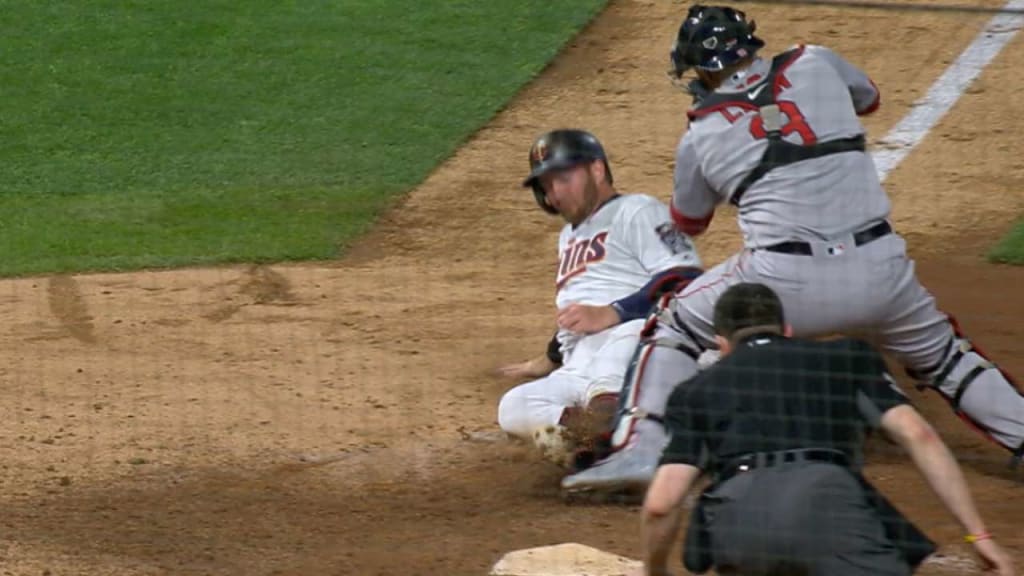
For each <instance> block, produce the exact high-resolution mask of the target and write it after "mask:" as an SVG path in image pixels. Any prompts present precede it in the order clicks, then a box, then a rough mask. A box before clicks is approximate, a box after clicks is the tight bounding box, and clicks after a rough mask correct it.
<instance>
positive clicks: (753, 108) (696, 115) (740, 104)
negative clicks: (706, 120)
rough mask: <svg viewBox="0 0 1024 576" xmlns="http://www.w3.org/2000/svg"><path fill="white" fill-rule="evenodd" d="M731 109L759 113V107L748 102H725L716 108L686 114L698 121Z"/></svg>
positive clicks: (711, 107)
mask: <svg viewBox="0 0 1024 576" xmlns="http://www.w3.org/2000/svg"><path fill="white" fill-rule="evenodd" d="M729 108H742V109H744V110H750V111H753V112H757V110H758V108H757V106H755V105H753V104H748V103H746V102H723V103H721V104H716V105H714V106H708V107H707V108H701V109H700V110H690V111H688V112H687V113H686V117H687V118H689V119H690V120H696V119H698V118H703V117H705V116H707V115H708V114H714V113H715V112H722V111H723V110H728V109H729Z"/></svg>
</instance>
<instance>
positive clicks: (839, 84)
mask: <svg viewBox="0 0 1024 576" xmlns="http://www.w3.org/2000/svg"><path fill="white" fill-rule="evenodd" d="M770 66H771V61H770V60H763V59H759V60H757V61H755V62H754V64H753V65H752V66H750V67H749V68H747V69H746V70H742V71H740V72H737V73H736V74H734V75H733V76H732V77H730V78H728V79H727V80H726V82H725V83H724V85H723V86H722V87H721V88H719V91H720V92H732V93H749V94H751V95H754V96H756V95H757V93H758V92H760V91H761V90H773V89H774V87H773V86H769V85H768V82H767V79H768V71H769V70H768V69H769V67H770ZM782 77H783V78H784V79H785V82H784V85H785V86H786V87H785V88H783V89H782V91H781V93H782V94H784V99H783V100H782V102H781V104H780V109H781V110H782V113H783V114H784V115H785V124H784V127H783V130H782V135H783V139H785V140H787V141H789V142H792V143H794V144H804V145H810V144H815V143H817V142H824V141H829V140H835V139H838V138H846V137H850V136H854V135H857V134H861V133H862V132H863V130H864V129H863V127H862V126H861V124H860V121H859V120H858V118H857V115H858V114H866V113H870V112H871V111H873V110H874V108H875V107H877V105H878V102H879V92H878V89H877V88H875V85H874V83H872V82H871V80H870V79H869V78H868V77H867V76H866V75H865V74H864V73H863V72H861V71H860V70H858V69H856V68H854V67H853V66H852V65H850V64H849V63H848V62H847V61H846V60H844V59H842V58H841V57H840V56H839V55H837V54H836V53H835V52H833V51H831V50H829V49H828V48H825V47H822V46H806V47H804V49H803V52H802V54H800V56H799V57H797V58H796V59H795V60H794V61H793V62H792V64H791V65H790V66H788V67H787V68H786V69H785V71H784V72H783V76H782ZM751 108H752V107H751ZM751 108H740V107H737V106H725V107H722V108H721V109H719V110H716V111H715V112H714V113H711V114H708V115H707V116H704V117H702V118H701V119H700V120H699V121H697V122H692V123H691V124H690V128H689V130H688V131H687V132H686V134H685V135H684V136H683V138H682V139H681V140H680V143H679V146H678V148H677V151H676V168H675V189H674V191H673V195H672V208H673V212H674V213H675V214H676V215H677V218H678V217H679V216H682V217H685V218H686V219H689V220H693V221H699V220H702V219H705V218H707V217H708V216H709V215H710V214H711V213H712V211H713V210H714V208H715V206H716V205H717V204H719V203H720V202H722V201H725V200H728V199H729V198H730V197H731V195H732V194H733V192H734V191H735V189H736V186H737V185H738V184H739V183H740V181H741V180H742V179H743V178H744V177H745V176H746V175H747V174H748V173H750V171H751V170H753V169H754V167H755V166H756V165H757V163H758V161H759V160H760V158H761V155H762V154H763V153H764V150H765V148H766V147H767V146H768V141H767V140H766V139H765V132H764V129H763V127H761V125H760V124H761V119H760V117H759V116H758V114H757V109H756V108H753V109H751ZM889 208H890V205H889V200H888V198H887V197H886V195H885V192H884V191H883V190H882V186H881V183H880V182H879V180H878V176H877V174H876V172H875V169H874V164H873V163H872V160H871V157H870V156H868V155H866V154H861V153H847V154H836V155H832V156H828V157H825V158H821V159H817V160H815V161H813V162H798V163H794V164H790V165H787V166H781V167H779V168H776V169H775V170H772V171H771V172H770V173H768V174H767V175H766V176H765V177H764V178H762V179H761V180H759V181H757V182H756V183H755V184H754V185H753V186H751V188H750V189H749V190H748V191H747V192H746V194H745V195H744V198H743V202H742V204H741V206H740V217H739V220H740V228H741V230H742V232H743V237H744V240H745V243H746V245H747V246H748V247H751V248H756V247H759V246H767V245H771V244H776V243H779V242H784V241H787V240H814V239H821V238H831V237H835V236H837V235H839V234H843V233H846V232H850V231H853V230H856V229H858V228H860V227H862V226H863V225H865V224H866V223H869V222H872V221H876V220H879V219H883V218H886V217H887V216H888V214H889Z"/></svg>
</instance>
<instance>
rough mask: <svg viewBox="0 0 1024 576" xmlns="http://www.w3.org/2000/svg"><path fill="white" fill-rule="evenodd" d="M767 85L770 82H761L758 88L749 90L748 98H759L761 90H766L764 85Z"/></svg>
mask: <svg viewBox="0 0 1024 576" xmlns="http://www.w3.org/2000/svg"><path fill="white" fill-rule="evenodd" d="M767 85H768V84H761V85H760V86H758V87H757V88H754V89H753V90H751V91H750V92H747V98H750V99H751V100H757V95H758V94H760V93H761V90H764V87H765V86H767Z"/></svg>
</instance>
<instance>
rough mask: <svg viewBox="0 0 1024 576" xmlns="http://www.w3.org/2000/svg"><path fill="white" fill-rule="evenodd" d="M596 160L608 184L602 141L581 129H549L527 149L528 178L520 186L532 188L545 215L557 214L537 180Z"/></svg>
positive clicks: (606, 157) (610, 172)
mask: <svg viewBox="0 0 1024 576" xmlns="http://www.w3.org/2000/svg"><path fill="white" fill-rule="evenodd" d="M597 160H601V161H602V162H604V169H605V172H606V173H607V174H608V182H611V181H612V171H611V168H610V167H609V166H608V156H607V155H606V154H605V152H604V147H603V146H601V142H599V141H598V140H597V138H596V137H594V135H593V134H591V133H590V132H586V131H583V130H571V129H561V130H552V131H551V132H548V133H547V134H544V135H543V136H541V137H540V138H538V139H537V140H536V142H534V143H533V146H531V147H530V175H529V176H527V177H526V180H523V187H524V188H533V195H534V197H535V198H536V199H537V204H539V205H540V207H541V208H543V209H544V211H545V212H548V213H550V214H558V210H555V209H554V207H552V206H551V204H549V203H548V200H547V194H546V193H545V192H544V187H543V186H541V184H540V177H541V176H543V175H544V174H547V173H548V172H553V171H555V170H564V169H566V168H571V167H573V166H576V165H577V164H586V163H589V162H594V161H597Z"/></svg>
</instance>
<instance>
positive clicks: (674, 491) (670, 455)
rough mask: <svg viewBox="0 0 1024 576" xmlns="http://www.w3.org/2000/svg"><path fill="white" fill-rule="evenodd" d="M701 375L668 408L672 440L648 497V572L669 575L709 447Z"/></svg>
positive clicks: (674, 396) (645, 520)
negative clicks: (687, 504)
mask: <svg viewBox="0 0 1024 576" xmlns="http://www.w3.org/2000/svg"><path fill="white" fill-rule="evenodd" d="M700 380H701V377H700V376H697V377H696V378H695V379H693V380H691V381H690V382H688V383H686V384H684V385H681V386H679V387H678V388H676V390H675V392H673V394H672V396H671V398H669V401H668V406H667V407H666V410H665V412H666V414H665V420H666V426H668V428H669V431H670V432H671V434H672V439H671V440H670V441H669V444H668V446H666V447H665V451H664V453H663V454H662V458H661V462H660V465H659V466H658V471H657V472H656V473H655V475H654V480H652V481H651V485H650V486H649V487H648V489H647V495H646V496H645V498H644V506H643V514H642V516H643V521H642V529H641V533H642V538H643V550H644V573H645V574H648V575H649V576H655V575H663V574H668V573H669V571H668V559H669V556H670V555H671V554H672V546H673V544H674V542H675V538H676V535H677V534H678V533H679V526H680V523H681V520H682V503H683V498H684V497H685V496H686V493H687V492H689V490H690V487H691V486H693V483H694V482H695V481H696V480H697V478H698V477H699V476H700V473H701V468H700V466H701V464H702V463H703V461H704V460H705V457H704V456H705V453H706V451H705V444H704V439H703V437H702V435H701V433H700V430H701V429H702V423H701V418H702V416H701V414H702V410H701V409H700V407H699V406H698V405H697V404H698V394H697V393H696V392H697V391H698V390H699V387H698V385H697V384H698V382H699V381H700Z"/></svg>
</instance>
